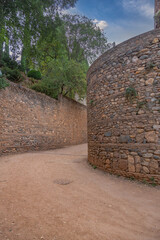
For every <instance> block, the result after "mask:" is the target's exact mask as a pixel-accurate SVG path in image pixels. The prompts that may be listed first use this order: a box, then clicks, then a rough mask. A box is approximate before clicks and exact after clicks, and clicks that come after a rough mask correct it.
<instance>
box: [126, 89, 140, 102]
mask: <svg viewBox="0 0 160 240" xmlns="http://www.w3.org/2000/svg"><path fill="white" fill-rule="evenodd" d="M137 95H138V94H137V91H136V90H135V89H134V88H133V87H129V88H127V89H126V93H125V96H126V99H127V100H129V101H130V102H132V100H133V99H134V98H136V97H137Z"/></svg>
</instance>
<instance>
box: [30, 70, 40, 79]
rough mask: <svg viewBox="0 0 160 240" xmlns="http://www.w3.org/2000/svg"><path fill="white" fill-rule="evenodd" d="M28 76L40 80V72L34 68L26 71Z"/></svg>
mask: <svg viewBox="0 0 160 240" xmlns="http://www.w3.org/2000/svg"><path fill="white" fill-rule="evenodd" d="M28 77H31V78H34V79H37V80H40V79H41V78H42V76H41V73H40V72H39V71H36V70H31V71H29V72H28Z"/></svg>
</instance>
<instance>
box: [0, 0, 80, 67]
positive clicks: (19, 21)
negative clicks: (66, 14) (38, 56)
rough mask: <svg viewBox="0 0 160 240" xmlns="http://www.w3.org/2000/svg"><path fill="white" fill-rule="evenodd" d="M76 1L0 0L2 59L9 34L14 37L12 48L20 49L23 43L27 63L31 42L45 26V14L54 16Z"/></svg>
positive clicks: (23, 53) (24, 57)
mask: <svg viewBox="0 0 160 240" xmlns="http://www.w3.org/2000/svg"><path fill="white" fill-rule="evenodd" d="M75 3H76V0H0V60H1V59H2V52H3V51H2V50H3V43H4V41H6V37H7V35H8V37H9V39H12V41H11V43H10V44H11V45H12V48H17V51H18V49H19V44H20V45H21V48H22V49H23V50H22V62H24V63H25V61H26V60H25V59H26V58H27V56H25V55H27V54H28V52H29V49H30V46H31V42H32V41H34V40H36V39H37V37H38V36H39V29H40V28H41V27H42V26H43V27H44V25H43V23H44V22H43V21H44V17H45V15H48V16H50V18H53V17H54V16H55V14H56V12H57V11H59V10H61V9H66V8H69V7H73V6H74V4H75ZM13 42H14V44H13ZM16 42H17V43H18V44H17V45H16V44H15V43H16Z"/></svg>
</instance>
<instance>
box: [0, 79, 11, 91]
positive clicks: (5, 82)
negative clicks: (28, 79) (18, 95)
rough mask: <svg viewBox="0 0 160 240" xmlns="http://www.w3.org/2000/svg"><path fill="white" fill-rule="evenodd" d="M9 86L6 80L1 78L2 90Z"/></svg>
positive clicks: (0, 86) (0, 87)
mask: <svg viewBox="0 0 160 240" xmlns="http://www.w3.org/2000/svg"><path fill="white" fill-rule="evenodd" d="M8 86H9V83H8V82H7V81H6V80H5V78H3V77H0V89H4V88H6V87H8Z"/></svg>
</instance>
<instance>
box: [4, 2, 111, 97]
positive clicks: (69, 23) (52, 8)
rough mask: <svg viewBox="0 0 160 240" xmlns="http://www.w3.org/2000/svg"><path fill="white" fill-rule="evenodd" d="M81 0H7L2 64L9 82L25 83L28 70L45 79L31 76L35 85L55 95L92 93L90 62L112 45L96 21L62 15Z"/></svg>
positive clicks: (32, 74)
mask: <svg viewBox="0 0 160 240" xmlns="http://www.w3.org/2000/svg"><path fill="white" fill-rule="evenodd" d="M75 3H76V0H67V1H66V0H65V1H64V0H60V1H53V0H46V1H40V0H33V1H27V2H26V1H24V0H21V1H20V0H15V1H8V0H2V1H1V3H0V4H1V5H0V68H1V70H2V72H3V74H4V75H5V76H6V77H7V78H8V79H9V80H11V81H13V82H23V80H24V78H26V76H24V73H25V74H26V75H27V74H28V76H29V77H32V79H33V78H34V79H36V80H40V81H33V80H31V82H30V83H29V86H30V87H31V88H32V89H34V90H36V91H40V92H43V93H45V94H47V95H49V96H52V97H57V96H58V94H59V93H61V94H63V95H67V96H68V97H74V95H75V93H78V95H79V96H80V97H82V98H83V97H84V96H85V95H86V73H87V70H88V66H89V64H90V63H92V62H93V61H94V59H95V58H96V57H97V56H98V55H101V54H102V53H103V52H104V51H106V50H107V49H108V48H109V45H108V44H107V39H106V37H105V35H104V33H103V32H102V31H101V30H100V28H99V27H97V26H96V25H95V24H94V23H93V21H92V20H90V19H88V18H86V17H84V16H83V17H82V16H79V15H74V16H73V15H64V14H62V10H64V9H67V8H69V7H73V6H74V5H75ZM63 12H64V11H63ZM30 70H31V71H30ZM35 71H37V72H35ZM28 72H29V73H28ZM38 75H39V76H38ZM41 78H42V80H41ZM31 83H32V84H31Z"/></svg>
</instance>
